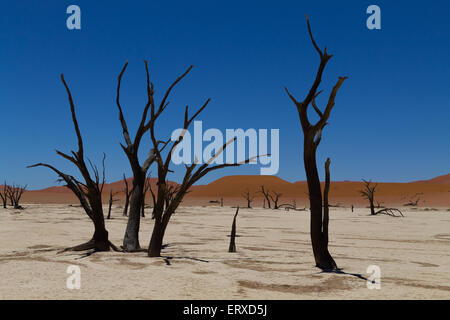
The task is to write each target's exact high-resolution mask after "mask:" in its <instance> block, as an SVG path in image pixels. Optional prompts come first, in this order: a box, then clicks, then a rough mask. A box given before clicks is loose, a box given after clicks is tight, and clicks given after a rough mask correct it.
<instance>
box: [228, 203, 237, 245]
mask: <svg viewBox="0 0 450 320" xmlns="http://www.w3.org/2000/svg"><path fill="white" fill-rule="evenodd" d="M238 213H239V206H238V207H237V208H236V213H235V214H234V218H233V224H232V225H231V233H230V246H229V248H228V252H236V240H235V239H236V218H237V215H238Z"/></svg>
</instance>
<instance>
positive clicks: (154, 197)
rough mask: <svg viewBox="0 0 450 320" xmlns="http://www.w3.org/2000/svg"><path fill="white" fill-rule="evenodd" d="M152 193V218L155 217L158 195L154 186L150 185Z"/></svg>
mask: <svg viewBox="0 0 450 320" xmlns="http://www.w3.org/2000/svg"><path fill="white" fill-rule="evenodd" d="M149 190H150V194H151V195H152V201H153V210H152V220H153V219H155V204H156V196H155V193H154V192H153V189H152V186H151V185H150V187H149Z"/></svg>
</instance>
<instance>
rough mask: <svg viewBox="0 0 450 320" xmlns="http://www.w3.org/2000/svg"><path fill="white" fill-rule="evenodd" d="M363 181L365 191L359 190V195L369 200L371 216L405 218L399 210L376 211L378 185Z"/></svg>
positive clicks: (385, 209)
mask: <svg viewBox="0 0 450 320" xmlns="http://www.w3.org/2000/svg"><path fill="white" fill-rule="evenodd" d="M362 181H363V183H364V189H361V190H359V193H360V194H361V196H362V197H363V198H365V199H367V200H369V208H370V214H371V215H372V216H375V215H377V214H386V215H388V216H391V217H398V216H402V217H403V213H402V212H401V211H400V210H399V209H397V208H383V209H380V210H378V211H375V205H374V198H375V191H376V188H377V186H378V184H377V183H376V184H373V183H372V182H371V181H367V180H364V179H363V180H362Z"/></svg>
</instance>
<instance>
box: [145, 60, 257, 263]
mask: <svg viewBox="0 0 450 320" xmlns="http://www.w3.org/2000/svg"><path fill="white" fill-rule="evenodd" d="M192 68H193V67H192V66H190V67H189V68H188V69H187V71H185V72H184V73H183V74H182V75H181V76H180V77H179V78H178V79H177V80H176V81H175V82H174V83H173V84H172V86H171V87H170V88H169V91H168V92H166V94H165V96H164V98H163V100H162V102H161V103H160V105H159V107H158V108H156V107H155V104H154V103H153V101H154V100H153V99H150V100H151V101H152V103H151V108H150V110H151V111H150V119H156V118H157V116H158V115H160V114H161V113H162V112H163V111H164V110H165V108H166V106H167V104H166V99H167V96H168V95H169V93H170V90H171V88H172V87H173V86H174V85H175V84H176V83H178V82H179V81H180V80H181V79H182V78H184V76H185V75H187V74H188V72H189V71H190V70H191V69H192ZM147 92H148V94H149V96H150V97H152V96H153V90H152V89H151V87H150V85H149V82H147ZM209 101H210V99H208V100H207V101H206V102H205V103H204V104H203V106H202V107H201V108H200V109H199V110H198V111H197V112H196V113H195V114H194V115H193V116H192V117H189V107H188V106H186V109H185V112H184V121H183V128H182V130H181V133H180V135H179V137H178V138H177V139H176V140H175V141H172V143H171V148H170V150H169V151H168V152H167V155H166V156H165V158H164V159H163V155H162V153H161V150H159V149H158V145H159V143H160V142H159V140H158V139H157V137H156V134H155V126H154V123H155V121H153V120H150V137H151V140H152V143H153V150H155V153H156V157H155V159H156V164H157V167H158V182H157V188H158V190H157V196H156V197H157V198H156V203H155V206H154V209H153V210H154V211H153V212H154V217H155V223H154V226H153V232H152V236H151V239H150V244H149V248H148V255H149V256H150V257H159V256H160V255H161V248H162V244H163V239H164V234H165V232H166V228H167V225H168V224H169V221H170V218H171V217H172V215H173V214H174V212H175V210H176V209H177V208H178V206H179V205H180V203H181V201H182V200H183V198H184V196H185V195H186V193H187V192H188V191H189V189H190V187H191V186H192V185H193V184H194V183H196V182H197V181H198V180H200V179H201V178H202V177H204V176H205V175H206V174H208V173H209V172H211V171H214V170H218V169H221V168H226V167H234V166H240V165H242V164H244V163H248V162H250V161H254V159H255V157H252V158H250V159H247V160H245V161H242V162H238V163H225V164H217V165H211V163H212V162H213V161H214V160H215V159H216V158H217V157H218V156H220V155H221V154H222V153H223V151H224V150H225V148H226V147H227V146H228V145H229V144H230V143H234V142H235V140H236V138H235V139H232V140H230V141H227V142H226V143H225V144H224V145H223V146H222V147H221V148H220V149H219V150H217V151H216V152H215V154H214V156H212V157H211V158H210V159H208V160H207V161H206V162H205V163H203V164H202V165H200V164H198V161H197V159H194V161H193V163H192V164H185V168H186V171H185V174H184V177H183V180H182V182H181V184H180V185H179V186H178V187H177V191H176V193H175V194H174V196H173V197H172V199H171V200H170V201H169V203H166V199H167V193H168V192H169V190H170V189H169V188H168V184H167V174H168V173H169V172H171V170H170V169H169V166H170V163H171V159H172V152H173V151H174V150H175V148H176V147H177V145H178V144H179V143H180V142H181V141H182V140H183V138H184V135H185V133H186V132H187V130H188V128H189V126H190V125H191V123H192V122H193V120H194V119H195V118H196V117H197V116H198V115H199V114H200V113H201V112H202V111H203V110H204V109H205V108H206V106H207V105H208V103H209Z"/></svg>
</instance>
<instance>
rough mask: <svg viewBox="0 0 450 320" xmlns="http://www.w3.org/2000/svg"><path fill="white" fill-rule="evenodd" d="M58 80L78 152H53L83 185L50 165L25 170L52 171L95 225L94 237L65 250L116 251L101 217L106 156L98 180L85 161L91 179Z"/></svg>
mask: <svg viewBox="0 0 450 320" xmlns="http://www.w3.org/2000/svg"><path fill="white" fill-rule="evenodd" d="M61 80H62V82H63V84H64V87H65V88H66V91H67V95H68V99H69V104H70V111H71V114H72V122H73V125H74V127H75V132H76V135H77V140H78V151H76V152H75V151H72V152H71V154H72V155H69V154H66V153H63V152H61V151H59V150H56V153H57V154H58V155H60V156H61V157H63V158H64V159H66V160H68V161H70V162H71V163H73V164H74V165H75V166H76V167H77V168H78V170H79V172H80V174H81V176H82V177H83V180H84V182H82V181H79V180H78V179H76V178H75V177H73V176H71V175H68V174H65V173H63V172H61V171H59V170H58V169H56V168H55V167H53V166H52V165H49V164H46V163H37V164H34V165H31V166H29V167H28V168H34V167H40V166H41V167H46V168H48V169H50V170H52V171H54V172H55V173H56V174H57V175H58V176H59V177H60V179H59V181H64V182H65V183H66V187H67V188H69V189H70V190H71V191H72V192H73V193H74V194H75V196H76V197H77V198H78V200H79V201H80V204H81V206H82V207H83V209H84V211H85V212H86V214H87V215H88V217H89V218H90V219H91V220H92V222H93V224H94V235H93V236H92V239H91V240H90V241H88V242H86V243H84V244H81V245H78V246H75V247H72V248H68V249H66V250H74V251H82V250H89V249H94V250H96V251H109V250H110V248H111V247H112V248H113V249H115V250H117V248H116V247H115V246H114V245H113V244H112V243H111V242H110V241H109V239H108V231H107V230H106V228H105V219H104V215H103V204H102V191H103V186H104V184H105V157H106V156H105V154H103V161H102V166H103V174H102V178H101V179H100V174H99V170H98V168H97V167H96V166H95V165H93V164H92V162H91V161H90V160H88V162H89V166H90V169H91V170H92V172H93V175H94V177H91V172H90V170H89V168H88V166H87V165H86V161H85V158H84V145H83V139H82V137H81V132H80V128H79V126H78V121H77V118H76V115H75V104H74V102H73V99H72V94H71V92H70V89H69V87H68V86H67V84H66V81H65V80H64V76H63V75H62V74H61Z"/></svg>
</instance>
